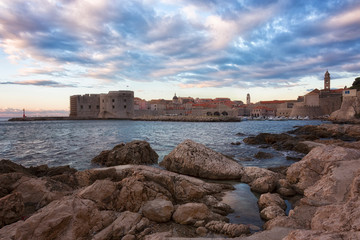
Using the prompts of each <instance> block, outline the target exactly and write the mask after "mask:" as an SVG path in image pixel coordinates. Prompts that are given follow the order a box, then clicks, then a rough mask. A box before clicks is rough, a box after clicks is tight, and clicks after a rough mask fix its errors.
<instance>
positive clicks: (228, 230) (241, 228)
mask: <svg viewBox="0 0 360 240" xmlns="http://www.w3.org/2000/svg"><path fill="white" fill-rule="evenodd" d="M205 227H206V228H207V229H209V230H210V231H212V232H215V233H220V234H225V235H227V236H229V237H232V238H234V237H240V236H242V235H247V234H250V229H249V226H246V225H243V224H232V223H225V222H220V221H211V222H209V223H207V224H206V226H205Z"/></svg>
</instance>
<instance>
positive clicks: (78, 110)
mask: <svg viewBox="0 0 360 240" xmlns="http://www.w3.org/2000/svg"><path fill="white" fill-rule="evenodd" d="M133 116H134V92H133V91H110V92H109V93H107V94H85V95H74V96H71V97H70V118H85V119H86V118H89V119H93V118H102V119H112V118H114V119H131V118H133Z"/></svg>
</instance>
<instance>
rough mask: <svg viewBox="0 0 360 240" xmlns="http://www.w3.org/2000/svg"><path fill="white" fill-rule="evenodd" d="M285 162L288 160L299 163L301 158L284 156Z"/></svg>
mask: <svg viewBox="0 0 360 240" xmlns="http://www.w3.org/2000/svg"><path fill="white" fill-rule="evenodd" d="M286 160H289V161H296V162H297V161H300V160H301V158H300V157H293V156H286Z"/></svg>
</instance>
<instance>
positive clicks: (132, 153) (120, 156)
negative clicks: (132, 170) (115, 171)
mask: <svg viewBox="0 0 360 240" xmlns="http://www.w3.org/2000/svg"><path fill="white" fill-rule="evenodd" d="M158 158H159V156H158V154H157V153H156V152H155V151H154V150H153V149H152V148H151V147H150V144H149V143H148V142H146V141H132V142H129V143H126V144H124V143H121V144H119V145H116V146H115V147H114V148H113V149H112V150H105V151H102V152H101V153H100V154H99V155H98V156H96V157H95V158H93V159H92V162H93V163H97V164H100V165H102V166H106V167H110V166H116V165H126V164H154V163H157V160H158Z"/></svg>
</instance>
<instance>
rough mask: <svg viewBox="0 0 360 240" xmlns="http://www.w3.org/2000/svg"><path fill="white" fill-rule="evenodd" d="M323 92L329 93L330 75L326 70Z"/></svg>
mask: <svg viewBox="0 0 360 240" xmlns="http://www.w3.org/2000/svg"><path fill="white" fill-rule="evenodd" d="M324 90H325V91H328V92H329V91H330V73H329V72H328V71H327V70H326V73H325V77H324Z"/></svg>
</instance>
